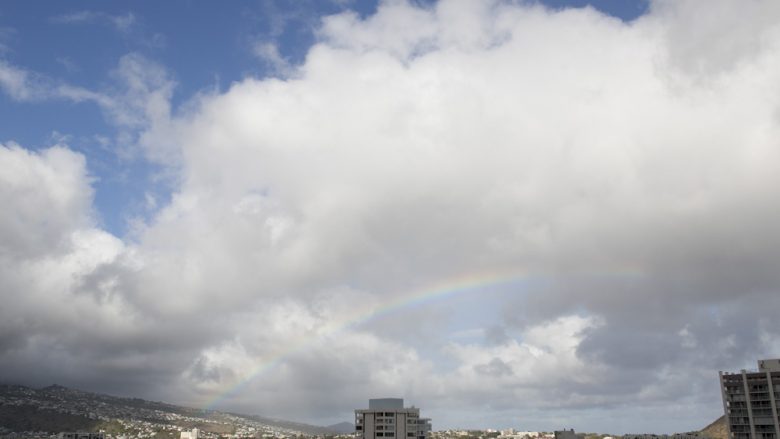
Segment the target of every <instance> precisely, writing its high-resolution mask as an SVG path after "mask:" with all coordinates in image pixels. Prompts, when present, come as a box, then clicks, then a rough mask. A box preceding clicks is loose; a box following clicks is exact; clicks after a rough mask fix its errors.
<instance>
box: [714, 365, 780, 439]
mask: <svg viewBox="0 0 780 439" xmlns="http://www.w3.org/2000/svg"><path fill="white" fill-rule="evenodd" d="M719 375H720V389H721V393H722V395H723V411H724V413H725V415H726V423H727V424H728V427H729V436H730V437H731V439H780V418H778V412H777V407H778V404H780V359H774V360H759V361H758V370H753V371H747V370H742V371H740V372H719Z"/></svg>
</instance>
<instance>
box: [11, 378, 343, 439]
mask: <svg viewBox="0 0 780 439" xmlns="http://www.w3.org/2000/svg"><path fill="white" fill-rule="evenodd" d="M337 425H339V424H337ZM195 427H197V428H199V429H201V430H202V431H203V432H204V437H217V436H218V435H220V434H233V435H239V436H241V437H254V436H257V435H260V434H262V435H264V436H273V437H290V436H324V435H336V434H339V432H338V431H335V430H332V429H329V428H328V427H322V426H316V425H311V424H305V423H302V422H295V421H288V420H283V419H275V418H270V417H265V416H262V415H247V414H241V413H233V412H222V411H218V410H208V409H198V408H193V407H187V406H180V405H176V404H171V403H167V402H162V401H148V400H144V399H141V398H133V397H122V396H113V395H107V394H103V393H94V392H87V391H83V390H79V389H72V388H68V387H65V386H61V385H59V384H52V385H49V386H46V387H42V388H37V389H36V388H33V387H27V386H23V385H19V384H0V434H3V433H10V432H14V431H41V432H52V433H56V432H59V431H68V430H73V429H80V430H85V431H98V430H101V429H102V430H106V431H107V430H111V431H112V432H116V433H117V434H119V433H126V432H130V433H133V432H136V433H138V434H139V435H143V434H147V433H149V434H151V433H153V434H154V436H155V437H167V438H173V437H175V438H178V432H180V431H182V430H186V429H191V428H195ZM140 432H143V434H142V433H140ZM139 437H140V436H139Z"/></svg>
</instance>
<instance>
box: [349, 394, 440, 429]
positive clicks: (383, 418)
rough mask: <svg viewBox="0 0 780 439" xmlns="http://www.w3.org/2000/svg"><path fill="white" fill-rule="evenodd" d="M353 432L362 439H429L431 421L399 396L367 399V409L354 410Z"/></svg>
mask: <svg viewBox="0 0 780 439" xmlns="http://www.w3.org/2000/svg"><path fill="white" fill-rule="evenodd" d="M355 432H356V433H357V434H358V435H359V436H361V437H362V438H363V439H377V438H393V439H429V437H430V434H431V420H430V419H428V418H421V417H420V409H418V408H415V407H404V400H403V399H401V398H382V399H369V400H368V409H367V410H366V409H360V410H355Z"/></svg>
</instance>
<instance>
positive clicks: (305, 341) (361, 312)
mask: <svg viewBox="0 0 780 439" xmlns="http://www.w3.org/2000/svg"><path fill="white" fill-rule="evenodd" d="M522 280H527V277H526V276H523V275H518V274H517V272H513V271H491V272H484V273H477V274H466V275H458V276H455V277H452V278H448V279H445V280H440V281H438V282H435V283H432V284H428V285H426V286H424V287H422V288H417V289H414V290H411V291H409V292H406V293H403V294H395V295H393V296H392V299H391V300H388V301H386V302H383V303H380V304H378V305H373V306H366V307H364V308H362V309H358V310H356V311H355V312H352V313H350V315H351V316H354V317H352V318H348V319H343V320H336V321H333V322H330V323H329V324H327V325H326V326H325V327H324V328H321V329H320V330H318V331H317V334H316V335H313V336H310V337H306V338H302V339H300V340H299V341H297V342H294V343H290V344H289V345H288V346H287V347H285V348H284V349H281V350H279V351H277V352H275V353H274V354H273V355H271V356H270V358H268V359H267V360H266V361H263V362H261V363H260V364H258V365H257V367H255V368H254V369H253V370H252V371H251V372H250V373H248V374H246V375H245V376H244V377H243V378H241V379H240V380H238V381H237V382H236V383H235V384H233V385H231V386H229V387H228V388H227V389H226V390H224V391H222V392H220V393H219V394H218V395H217V396H216V397H213V398H211V399H209V401H208V402H207V404H205V407H204V408H205V409H206V410H211V409H214V408H215V407H216V406H217V405H219V404H220V403H221V402H223V401H225V400H227V399H229V398H231V397H233V396H235V395H237V394H238V393H239V392H240V391H241V390H242V389H243V388H245V387H246V386H247V385H248V384H249V383H251V382H252V381H253V380H255V379H257V378H258V377H259V376H261V375H263V374H265V373H266V372H268V371H270V370H272V369H274V368H276V367H277V366H279V364H281V363H282V362H284V360H285V359H287V358H288V357H290V356H291V355H293V354H296V353H299V352H302V351H304V350H306V349H307V348H309V347H310V346H312V345H313V344H315V343H316V342H317V341H320V340H323V339H325V338H327V337H330V336H333V335H335V334H337V333H339V332H341V331H344V330H346V329H350V328H354V327H357V326H360V325H362V324H364V323H367V322H369V321H371V320H375V319H377V318H381V317H383V316H386V315H388V314H392V313H394V312H396V311H398V310H400V309H405V308H409V307H413V306H420V305H423V304H426V303H430V302H433V301H437V300H441V299H444V298H448V297H452V296H455V295H458V294H464V293H468V292H475V291H481V290H484V289H485V288H491V287H498V286H502V285H510V284H513V283H516V282H519V281H522Z"/></svg>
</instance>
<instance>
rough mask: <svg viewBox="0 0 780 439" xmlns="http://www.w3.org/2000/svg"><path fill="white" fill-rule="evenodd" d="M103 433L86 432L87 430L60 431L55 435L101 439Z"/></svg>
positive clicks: (80, 438)
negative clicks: (74, 431) (75, 431)
mask: <svg viewBox="0 0 780 439" xmlns="http://www.w3.org/2000/svg"><path fill="white" fill-rule="evenodd" d="M104 437H105V434H103V433H87V432H77V433H71V432H62V433H60V434H58V435H57V438H58V439H103V438H104Z"/></svg>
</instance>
